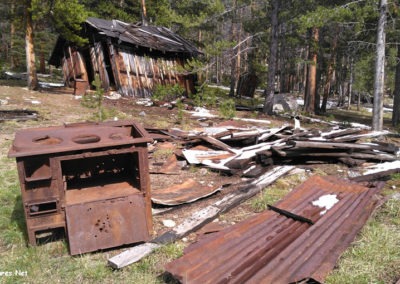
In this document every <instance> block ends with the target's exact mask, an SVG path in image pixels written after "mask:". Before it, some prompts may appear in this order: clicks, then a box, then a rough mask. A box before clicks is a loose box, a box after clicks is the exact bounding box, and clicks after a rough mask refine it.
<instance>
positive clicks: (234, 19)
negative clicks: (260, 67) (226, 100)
mask: <svg viewBox="0 0 400 284" xmlns="http://www.w3.org/2000/svg"><path fill="white" fill-rule="evenodd" d="M236 7H237V1H234V6H233V9H234V12H233V16H232V25H231V37H232V41H233V42H235V41H236V42H237V44H239V40H237V36H238V35H237V12H236ZM237 48H239V45H238V46H237ZM235 51H236V49H232V57H231V60H230V61H231V80H230V88H229V97H234V96H235V87H236V81H237V78H236V54H235Z"/></svg>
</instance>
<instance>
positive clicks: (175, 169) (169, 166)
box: [152, 154, 182, 175]
mask: <svg viewBox="0 0 400 284" xmlns="http://www.w3.org/2000/svg"><path fill="white" fill-rule="evenodd" d="M181 169H182V165H181V164H180V163H178V159H177V158H176V155H175V154H172V155H170V156H169V157H168V159H167V160H166V161H165V163H164V164H163V165H162V166H161V167H160V169H159V170H157V171H152V173H156V174H166V175H176V174H179V171H180V170H181Z"/></svg>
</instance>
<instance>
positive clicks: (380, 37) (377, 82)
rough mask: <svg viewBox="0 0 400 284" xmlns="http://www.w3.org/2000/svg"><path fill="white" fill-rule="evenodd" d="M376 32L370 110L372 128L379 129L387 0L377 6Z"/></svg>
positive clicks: (383, 76) (380, 125)
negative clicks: (372, 98)
mask: <svg viewBox="0 0 400 284" xmlns="http://www.w3.org/2000/svg"><path fill="white" fill-rule="evenodd" d="M379 10H380V12H379V21H378V32H377V39H376V61H375V77H374V104H373V111H372V130H375V131H380V130H382V127H383V94H384V86H385V44H386V33H385V26H386V19H387V16H386V12H387V0H381V1H380V6H379Z"/></svg>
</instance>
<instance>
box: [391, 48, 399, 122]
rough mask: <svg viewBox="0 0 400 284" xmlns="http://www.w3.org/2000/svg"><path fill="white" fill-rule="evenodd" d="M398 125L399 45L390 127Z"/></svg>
mask: <svg viewBox="0 0 400 284" xmlns="http://www.w3.org/2000/svg"><path fill="white" fill-rule="evenodd" d="M399 124H400V45H398V46H397V65H396V79H395V84H394V101H393V114H392V125H393V126H397V125H399Z"/></svg>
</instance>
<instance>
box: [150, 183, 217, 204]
mask: <svg viewBox="0 0 400 284" xmlns="http://www.w3.org/2000/svg"><path fill="white" fill-rule="evenodd" d="M220 189H221V187H220V186H208V185H201V184H200V183H199V182H197V181H195V180H194V179H191V178H190V179H188V180H186V181H184V182H183V183H180V184H175V185H173V186H171V187H168V188H163V189H157V190H153V191H152V197H151V200H152V201H153V202H154V203H157V204H163V205H179V204H183V203H190V202H194V201H196V200H198V199H200V198H204V197H206V196H209V195H211V194H214V193H215V192H217V191H219V190H220Z"/></svg>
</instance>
